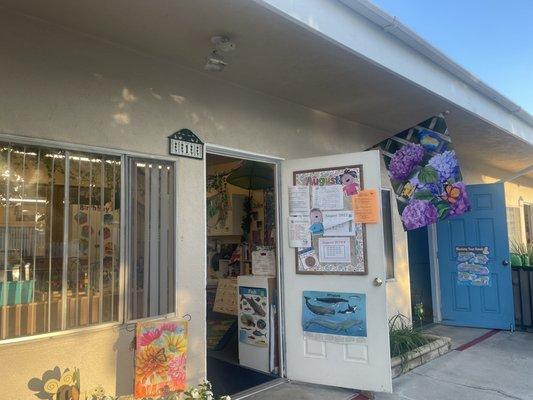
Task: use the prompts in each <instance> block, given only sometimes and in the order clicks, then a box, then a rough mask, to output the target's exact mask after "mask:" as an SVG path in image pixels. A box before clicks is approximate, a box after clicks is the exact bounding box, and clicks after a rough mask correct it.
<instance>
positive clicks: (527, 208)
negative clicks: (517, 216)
mask: <svg viewBox="0 0 533 400" xmlns="http://www.w3.org/2000/svg"><path fill="white" fill-rule="evenodd" d="M524 228H525V234H526V243H527V244H532V243H533V205H532V204H524Z"/></svg>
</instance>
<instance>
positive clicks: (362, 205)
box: [352, 189, 379, 224]
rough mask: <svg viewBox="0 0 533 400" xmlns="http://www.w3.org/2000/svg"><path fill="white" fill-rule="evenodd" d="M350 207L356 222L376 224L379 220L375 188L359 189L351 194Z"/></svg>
mask: <svg viewBox="0 0 533 400" xmlns="http://www.w3.org/2000/svg"><path fill="white" fill-rule="evenodd" d="M352 208H353V211H354V213H355V222H357V223H358V224H377V223H378V222H379V207H378V191H377V190H376V189H365V190H361V191H360V192H359V194H357V195H356V196H352Z"/></svg>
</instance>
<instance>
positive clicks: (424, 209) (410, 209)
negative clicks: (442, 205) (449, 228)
mask: <svg viewBox="0 0 533 400" xmlns="http://www.w3.org/2000/svg"><path fill="white" fill-rule="evenodd" d="M437 220H438V215H437V208H436V207H435V206H434V205H433V204H432V203H431V202H429V201H427V200H411V202H410V203H409V204H408V205H407V207H405V208H404V210H403V212H402V222H403V224H404V226H405V228H406V229H407V230H411V229H416V228H421V227H423V226H426V225H429V224H434V223H435V222H437Z"/></svg>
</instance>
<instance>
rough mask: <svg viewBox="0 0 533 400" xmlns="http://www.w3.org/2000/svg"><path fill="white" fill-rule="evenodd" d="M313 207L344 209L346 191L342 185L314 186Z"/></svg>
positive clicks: (312, 189) (312, 188)
mask: <svg viewBox="0 0 533 400" xmlns="http://www.w3.org/2000/svg"><path fill="white" fill-rule="evenodd" d="M311 191H312V192H311V193H312V196H311V199H312V202H311V203H312V204H311V205H312V207H313V208H318V209H319V210H342V209H343V208H344V192H343V190H342V185H328V186H312V187H311Z"/></svg>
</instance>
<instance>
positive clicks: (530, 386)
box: [246, 325, 533, 400]
mask: <svg viewBox="0 0 533 400" xmlns="http://www.w3.org/2000/svg"><path fill="white" fill-rule="evenodd" d="M427 330H428V331H430V332H431V333H434V334H437V335H440V336H447V337H450V338H451V339H452V348H453V349H454V350H452V351H451V352H449V353H448V354H445V355H444V356H442V357H439V358H437V359H435V360H433V361H431V362H429V363H428V364H425V365H422V366H420V367H418V368H416V369H414V370H413V371H410V372H408V373H407V374H405V375H402V376H400V377H398V378H397V379H395V380H394V381H393V389H394V393H392V394H383V393H379V394H376V395H375V400H459V399H460V400H509V399H511V400H533V333H524V332H515V333H509V332H497V333H495V334H494V335H492V336H491V334H492V333H494V332H491V331H490V330H487V329H474V328H457V327H449V326H441V325H435V326H431V327H429V328H428V329H427ZM480 337H485V339H484V340H483V341H481V342H479V343H477V342H476V339H478V338H480ZM362 398H363V397H361V396H359V397H357V394H356V393H355V392H354V391H351V390H346V389H340V388H332V387H327V386H319V385H309V384H304V383H297V382H288V383H284V384H282V385H279V386H277V387H275V388H271V389H268V390H265V391H263V392H261V393H257V394H254V395H252V396H249V397H246V400H286V399H294V400H318V399H327V400H350V399H362Z"/></svg>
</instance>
